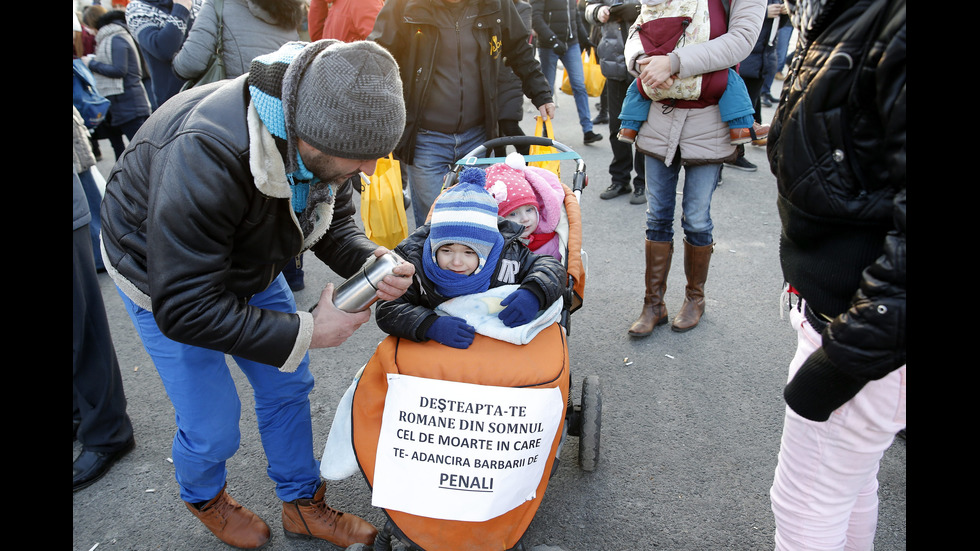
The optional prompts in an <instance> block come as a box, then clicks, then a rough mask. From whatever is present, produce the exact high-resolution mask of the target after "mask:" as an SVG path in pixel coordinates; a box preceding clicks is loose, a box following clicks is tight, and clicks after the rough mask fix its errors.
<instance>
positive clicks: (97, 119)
mask: <svg viewBox="0 0 980 551" xmlns="http://www.w3.org/2000/svg"><path fill="white" fill-rule="evenodd" d="M72 78H73V82H72V97H71V99H72V104H74V105H75V109H78V112H79V113H81V115H82V118H83V119H85V127H86V128H90V129H91V128H95V127H96V126H98V125H99V124H101V123H102V121H104V120H105V116H106V113H108V112H109V100H107V99H106V98H105V97H104V96H103V95H102V94H100V93H99V91H98V90H97V89H96V88H95V77H94V76H92V72H91V71H89V68H88V67H86V66H85V63H84V62H83V61H82V60H81V59H73V60H72Z"/></svg>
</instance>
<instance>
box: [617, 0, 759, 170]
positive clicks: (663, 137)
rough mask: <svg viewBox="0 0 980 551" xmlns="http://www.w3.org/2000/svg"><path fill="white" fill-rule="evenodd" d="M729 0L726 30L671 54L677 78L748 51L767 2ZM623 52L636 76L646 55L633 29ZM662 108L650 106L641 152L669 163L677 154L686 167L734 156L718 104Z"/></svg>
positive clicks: (722, 66) (739, 58)
mask: <svg viewBox="0 0 980 551" xmlns="http://www.w3.org/2000/svg"><path fill="white" fill-rule="evenodd" d="M705 1H706V0H705ZM731 4H732V6H731V16H730V18H729V21H728V32H727V33H725V34H723V35H721V36H719V37H717V38H714V39H712V40H709V41H707V42H704V43H701V44H693V45H690V46H684V47H681V48H678V49H676V50H674V51H673V52H671V62H672V64H673V67H674V68H675V69H677V73H676V74H677V75H678V76H679V77H680V78H686V77H690V76H694V75H700V74H703V73H709V72H712V71H717V70H720V69H726V68H728V67H734V66H735V65H736V64H738V63H739V62H740V61H742V60H743V59H745V58H746V57H748V55H749V53H751V52H752V47H753V46H754V45H755V43H756V40H757V39H758V38H759V32H760V29H761V28H762V22H763V19H764V18H765V15H766V0H732V2H731ZM625 54H626V66H627V67H628V68H629V70H630V73H632V74H633V75H634V76H637V75H639V72H638V71H637V70H636V61H637V60H638V59H640V58H641V57H644V56H645V54H644V53H643V46H642V44H640V37H639V34H638V33H636V32H635V29H634V30H632V31H631V32H630V36H629V39H628V40H627V41H626V50H625ZM664 107H665V106H664V105H663V104H660V103H656V102H653V103H651V104H650V113H649V115H648V117H647V120H646V122H644V123H643V125H642V126H641V127H640V131H639V133H638V135H637V138H636V148H637V149H638V150H639V151H640V152H642V153H643V154H645V155H649V156H651V157H655V158H657V159H660V160H662V161H664V163H665V164H667V165H668V166H669V165H670V164H671V163H672V162H673V161H674V159H675V156H677V154H678V152H679V157H680V162H681V163H682V164H685V165H698V164H713V163H722V162H725V161H728V160H734V159H735V146H733V145H732V144H731V139H730V137H729V132H728V125H727V124H726V123H725V122H723V121H722V120H721V114H720V112H719V109H718V106H717V105H712V106H709V107H703V108H700V109H679V108H669V109H666V111H667V113H664V111H665V109H664Z"/></svg>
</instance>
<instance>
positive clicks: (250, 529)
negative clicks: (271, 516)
mask: <svg viewBox="0 0 980 551" xmlns="http://www.w3.org/2000/svg"><path fill="white" fill-rule="evenodd" d="M184 504H185V505H187V508H188V509H190V511H191V513H193V514H194V516H195V517H197V518H198V519H200V521H201V522H203V523H204V525H205V526H207V527H208V530H211V532H212V533H213V534H214V535H215V536H218V539H219V540H221V541H223V542H225V543H227V544H228V545H230V546H232V547H237V548H239V549H259V548H260V547H264V546H265V544H267V543H269V538H270V537H271V533H270V532H269V525H268V524H266V523H265V521H264V520H262V519H261V518H259V516H258V515H256V514H255V513H253V512H252V511H249V510H248V509H246V508H244V507H242V506H241V505H239V504H238V502H237V501H235V498H233V497H231V496H230V495H228V492H226V491H225V489H224V488H221V493H219V494H218V495H217V496H215V497H214V498H213V499H212V500H211V501H208V502H207V503H205V504H204V505H202V506H201V507H200V508H198V507H197V506H195V505H192V504H190V503H187V502H186V501H185V502H184Z"/></svg>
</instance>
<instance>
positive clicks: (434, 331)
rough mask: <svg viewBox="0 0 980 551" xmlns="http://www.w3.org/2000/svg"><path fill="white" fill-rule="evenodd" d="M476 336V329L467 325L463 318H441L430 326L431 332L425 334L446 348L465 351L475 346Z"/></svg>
mask: <svg viewBox="0 0 980 551" xmlns="http://www.w3.org/2000/svg"><path fill="white" fill-rule="evenodd" d="M475 334H476V329H474V328H473V326H472V325H469V324H468V323H466V320H464V319H463V318H457V317H455V316H439V318H438V319H436V321H435V322H434V323H433V324H432V325H430V326H429V330H428V331H426V332H425V337H426V338H427V339H432V340H434V341H436V342H438V343H441V344H444V345H446V346H451V347H453V348H460V349H463V350H465V349H467V348H469V347H470V345H471V344H473V335H475Z"/></svg>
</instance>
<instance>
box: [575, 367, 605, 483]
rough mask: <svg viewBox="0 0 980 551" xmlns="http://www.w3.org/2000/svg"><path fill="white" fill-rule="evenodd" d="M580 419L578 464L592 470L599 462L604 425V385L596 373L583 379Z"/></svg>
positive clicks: (586, 469) (584, 468) (588, 470)
mask: <svg viewBox="0 0 980 551" xmlns="http://www.w3.org/2000/svg"><path fill="white" fill-rule="evenodd" d="M580 420H581V425H580V426H581V428H580V434H579V441H578V464H579V467H581V468H582V470H583V471H587V472H592V471H594V470H595V468H596V464H598V463H599V435H600V429H601V427H602V387H601V386H600V385H599V378H598V377H596V376H595V375H590V376H588V377H586V378H585V379H583V380H582V411H581V413H580Z"/></svg>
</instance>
